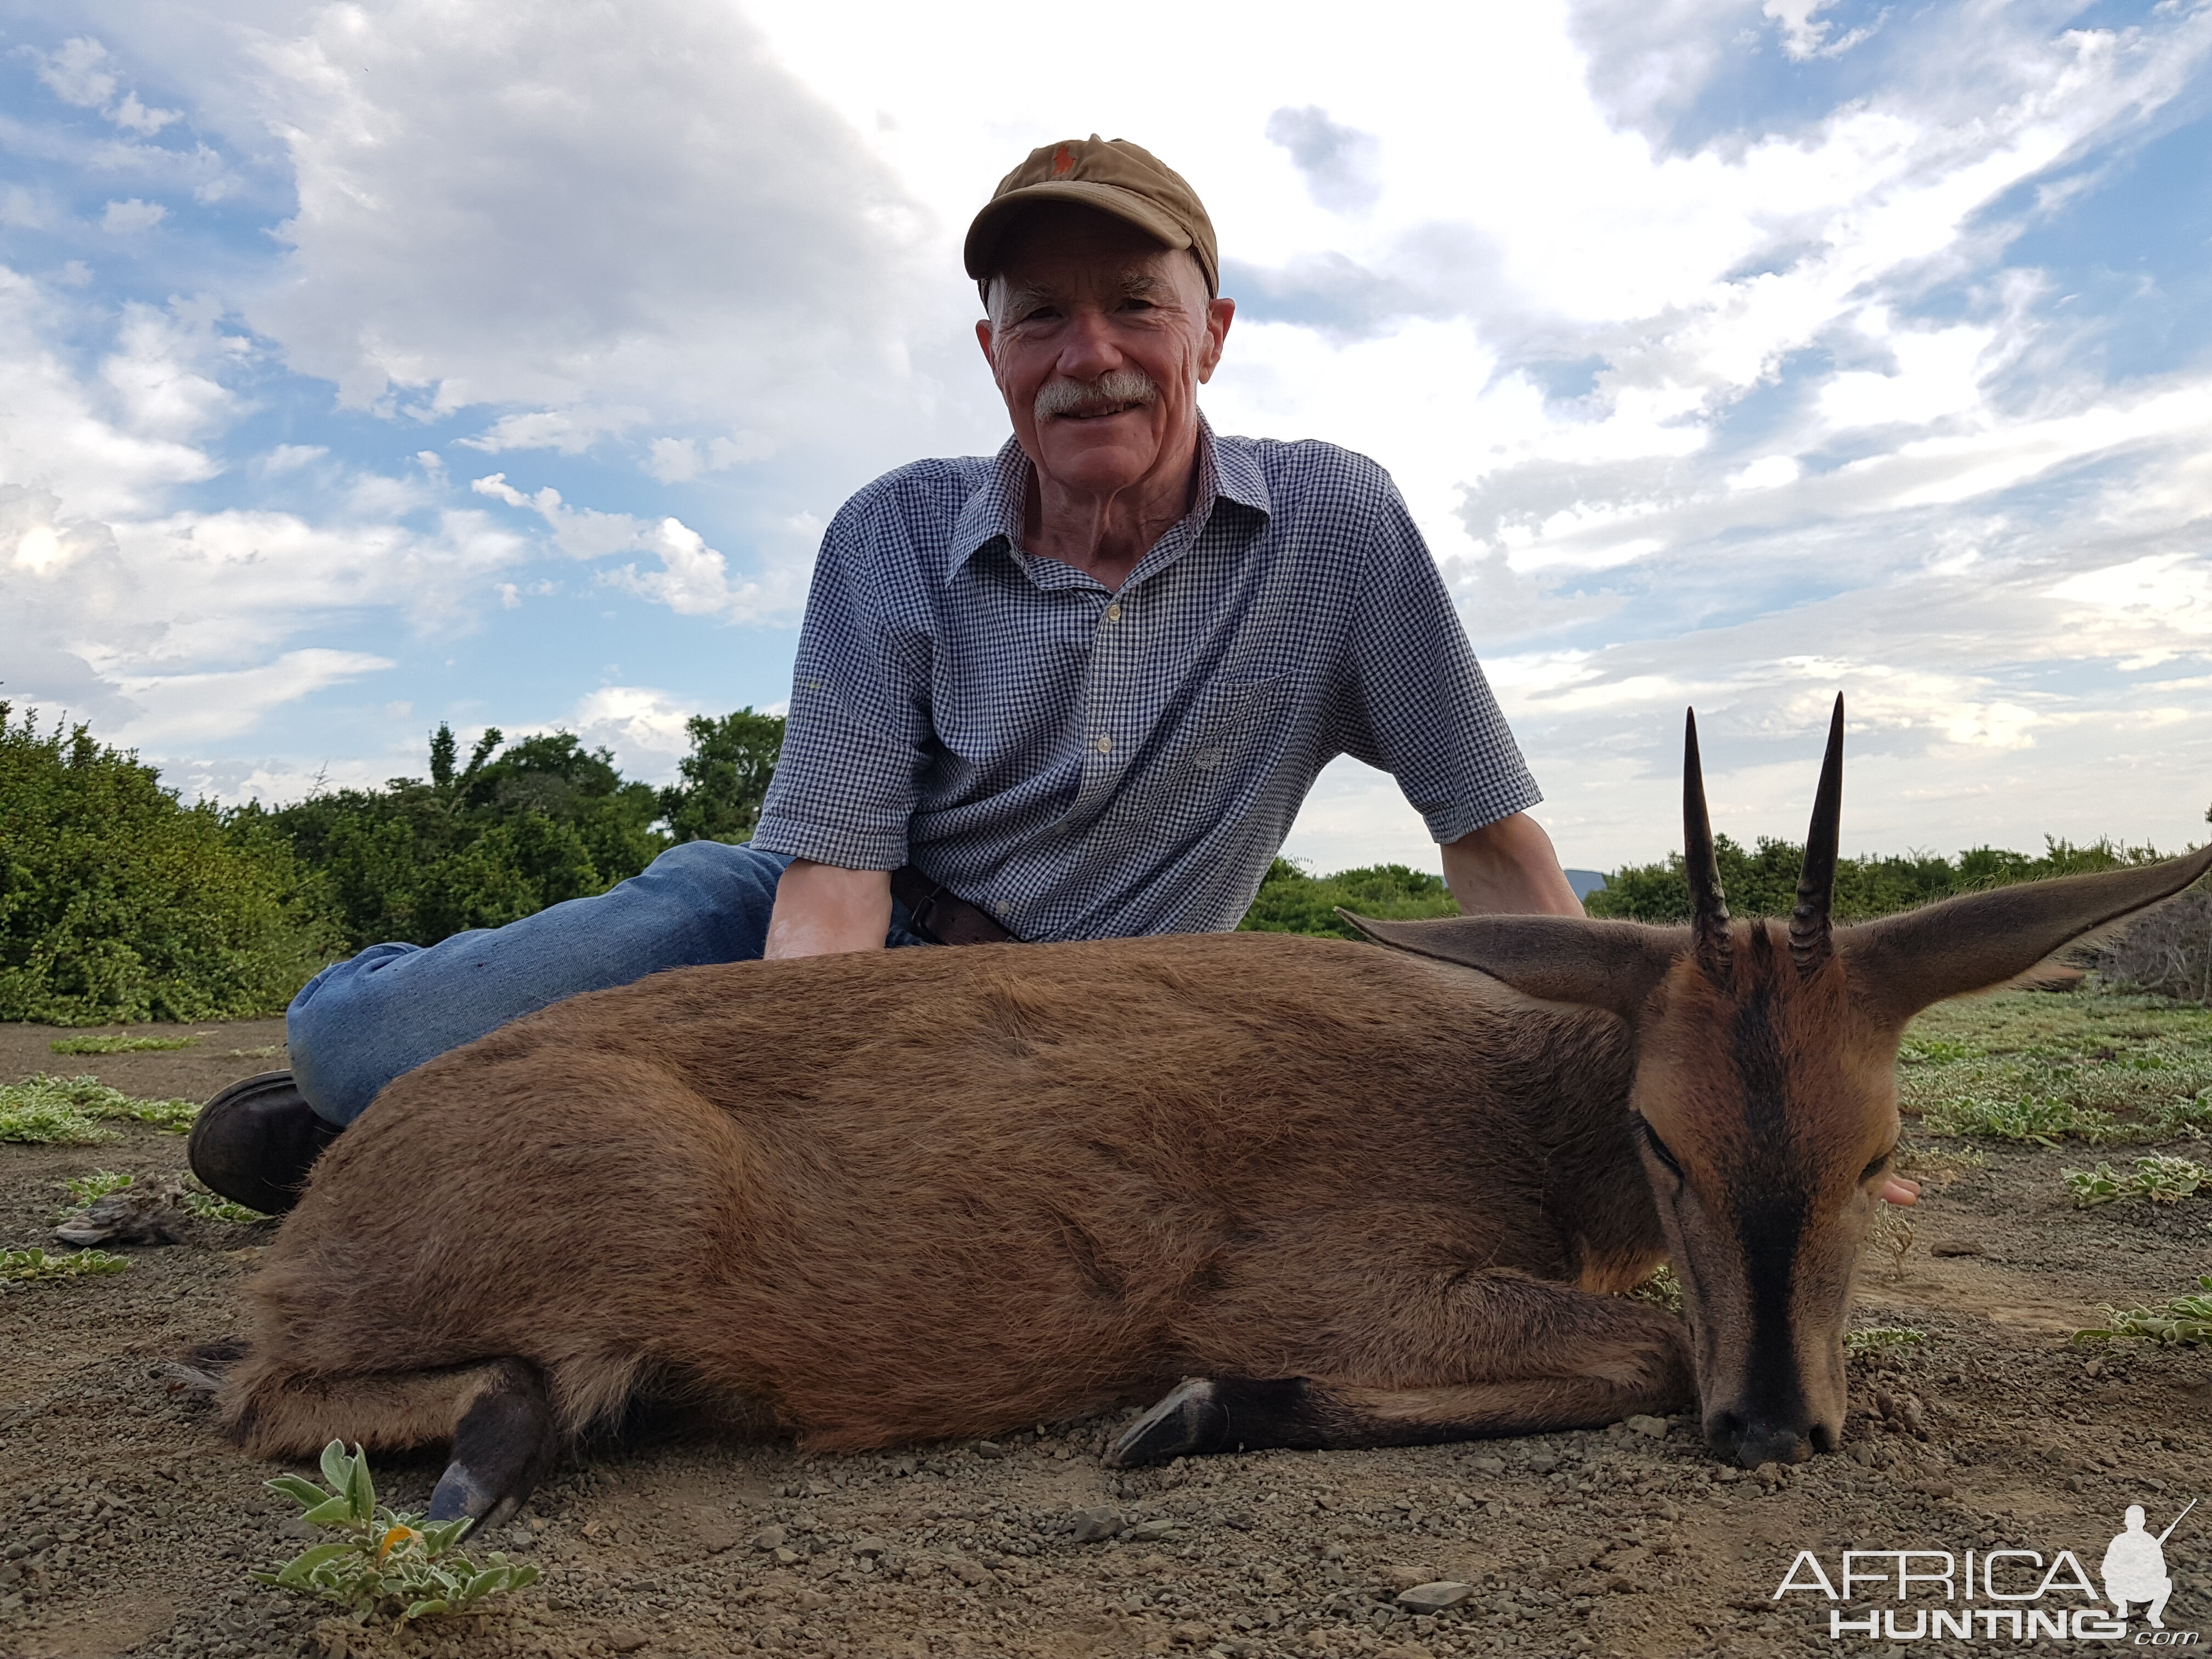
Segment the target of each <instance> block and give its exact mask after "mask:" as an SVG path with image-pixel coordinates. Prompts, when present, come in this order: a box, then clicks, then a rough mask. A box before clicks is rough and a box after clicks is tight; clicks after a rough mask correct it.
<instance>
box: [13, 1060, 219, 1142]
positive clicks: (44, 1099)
mask: <svg viewBox="0 0 2212 1659" xmlns="http://www.w3.org/2000/svg"><path fill="white" fill-rule="evenodd" d="M197 1115H199V1108H198V1106H197V1105H196V1104H194V1103H192V1102H191V1101H189V1100H140V1099H137V1098H136V1097H133V1096H131V1095H126V1094H125V1093H124V1092H123V1091H121V1090H120V1089H111V1088H109V1087H108V1086H107V1085H106V1084H104V1083H102V1082H101V1081H100V1079H98V1078H96V1077H50V1076H48V1075H47V1074H46V1073H44V1072H34V1073H32V1074H31V1075H30V1076H29V1077H27V1078H25V1079H23V1080H22V1081H21V1083H10V1084H8V1085H4V1086H0V1140H14V1141H23V1142H34V1143H39V1144H42V1145H48V1146H90V1145H92V1144H94V1142H97V1141H102V1140H112V1139H115V1132H114V1131H113V1130H112V1129H109V1128H106V1127H102V1126H103V1121H104V1120H112V1119H127V1120H130V1121H133V1122H137V1123H150V1124H152V1125H153V1126H154V1127H155V1128H157V1129H167V1130H169V1131H171V1132H172V1133H179V1134H181V1133H183V1132H184V1131H185V1130H186V1129H189V1128H191V1126H192V1120H193V1119H194V1118H195V1117H197Z"/></svg>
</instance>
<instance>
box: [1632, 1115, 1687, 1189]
mask: <svg viewBox="0 0 2212 1659" xmlns="http://www.w3.org/2000/svg"><path fill="white" fill-rule="evenodd" d="M1636 1127H1638V1129H1640V1130H1642V1131H1643V1133H1644V1145H1645V1146H1649V1147H1650V1149H1651V1156H1652V1157H1654V1158H1657V1159H1658V1160H1659V1161H1660V1163H1662V1164H1665V1165H1666V1166H1667V1171H1668V1174H1669V1175H1672V1176H1674V1179H1675V1180H1677V1181H1680V1180H1681V1179H1683V1176H1682V1166H1681V1165H1680V1164H1678V1163H1676V1162H1675V1161H1674V1153H1672V1152H1668V1150H1667V1143H1666V1142H1665V1141H1663V1140H1662V1139H1659V1132H1658V1131H1657V1130H1656V1129H1654V1128H1653V1127H1651V1121H1650V1119H1649V1118H1644V1117H1639V1118H1638V1119H1637V1120H1636Z"/></svg>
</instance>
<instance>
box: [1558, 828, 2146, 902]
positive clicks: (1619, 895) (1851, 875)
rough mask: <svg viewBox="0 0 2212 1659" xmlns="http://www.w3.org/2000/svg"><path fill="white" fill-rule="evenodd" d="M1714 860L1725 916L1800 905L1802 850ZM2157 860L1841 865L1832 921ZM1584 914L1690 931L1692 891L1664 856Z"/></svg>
mask: <svg viewBox="0 0 2212 1659" xmlns="http://www.w3.org/2000/svg"><path fill="white" fill-rule="evenodd" d="M1713 854H1714V862H1715V863H1717V865H1718V866H1720V873H1721V886H1722V887H1723V890H1726V892H1727V894H1728V904H1729V911H1730V913H1731V914H1733V915H1739V916H1786V915H1789V914H1790V908H1791V907H1792V906H1794V905H1795V904H1796V902H1797V872H1798V869H1799V866H1801V865H1802V863H1803V862H1804V858H1805V849H1804V847H1803V846H1802V844H1801V843H1799V842H1788V841H1778V840H1776V839H1775V838H1774V837H1772V836H1760V837H1759V843H1758V846H1757V847H1756V848H1754V849H1753V850H1751V851H1746V850H1745V849H1744V848H1742V847H1741V846H1739V845H1737V843H1736V842H1734V841H1731V840H1730V839H1729V837H1728V836H1714V837H1713ZM2162 856H2164V855H2163V854H2160V853H2159V852H2158V851H2157V850H2156V849H2155V848H2149V847H2130V846H2127V845H2125V844H2124V843H2121V842H2112V841H2110V840H2104V841H2098V842H2092V843H2091V844H2090V845H2088V846H2087V847H2076V846H2075V845H2074V844H2073V843H2072V842H2066V841H2059V840H2056V839H2054V838H2052V837H2050V836H2045V838H2044V851H2043V856H2042V857H2041V858H2030V857H2029V856H2028V855H2027V854H2025V853H2013V852H2008V851H2006V850H2005V849H2003V848H1996V847H1973V848H1968V849H1967V850H1966V851H1965V852H1963V853H1961V854H1959V856H1958V857H1957V858H1956V859H1955V860H1953V859H1946V858H1939V857H1937V856H1936V855H1935V854H1909V855H1892V856H1890V857H1887V858H1857V859H1852V858H1846V859H1839V860H1837V863H1836V896H1835V915H1836V918H1837V920H1838V921H1865V920H1867V919H1868V918H1869V917H1873V916H1886V915H1891V914H1892V913H1893V912H1895V911H1899V910H1909V909H1911V908H1912V907H1913V906H1915V905H1918V904H1925V903H1928V902H1929V901H1931V900H1934V899H1940V898H1949V897H1950V896H1953V895H1954V894H1956V893H1970V892H1974V891H1977V890H1980V889H1982V888H1984V887H2001V886H2004V885H2006V884H2009V883H2012V882H2016V881H2041V880H2044V879H2045V878H2048V877H2051V876H2074V875H2081V874H2084V873H2087V872H2091V871H2095V870H2114V869H2118V868H2120V867H2121V866H2125V865H2136V864H2153V863H2155V862H2157V860H2159V859H2160V857H2162ZM1583 908H1584V909H1586V910H1587V911H1589V914H1590V915H1594V916H1612V917H1617V918H1620V919H1621V920H1624V921H1657V922H1668V921H1688V920H1689V919H1690V889H1689V883H1688V879H1687V878H1686V877H1685V876H1684V875H1683V873H1682V855H1681V854H1680V853H1670V854H1668V855H1667V857H1666V858H1665V859H1664V860H1661V861H1660V862H1658V863H1656V864H1632V865H1627V866H1624V867H1622V868H1621V869H1619V870H1615V871H1613V872H1612V873H1611V874H1610V875H1608V876H1607V877H1606V878H1605V885H1604V886H1603V887H1601V888H1600V889H1598V890H1597V891H1595V892H1594V893H1592V894H1591V895H1590V896H1589V898H1587V899H1585V900H1584V901H1583Z"/></svg>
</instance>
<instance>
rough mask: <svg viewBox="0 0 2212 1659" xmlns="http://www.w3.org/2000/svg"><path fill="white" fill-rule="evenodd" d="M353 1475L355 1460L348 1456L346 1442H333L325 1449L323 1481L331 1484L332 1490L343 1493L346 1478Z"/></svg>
mask: <svg viewBox="0 0 2212 1659" xmlns="http://www.w3.org/2000/svg"><path fill="white" fill-rule="evenodd" d="M352 1473H353V1459H351V1458H350V1457H348V1456H347V1455H346V1449H345V1442H344V1441H343V1440H333V1441H331V1443H330V1444H329V1445H327V1446H325V1447H324V1448H323V1479H324V1480H327V1481H329V1482H330V1483H331V1491H332V1492H344V1491H345V1489H346V1477H347V1476H348V1475H349V1474H352Z"/></svg>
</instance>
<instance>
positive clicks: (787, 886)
mask: <svg viewBox="0 0 2212 1659" xmlns="http://www.w3.org/2000/svg"><path fill="white" fill-rule="evenodd" d="M890 926H891V878H890V872H889V871H887V870H841V869H839V868H838V867H837V866H836V865H834V864H817V863H815V862H813V861H812V860H811V859H793V860H792V861H791V862H790V863H789V864H788V865H787V866H785V867H784V872H783V879H782V880H781V881H779V882H778V883H776V885H775V909H774V910H772V911H771V912H769V920H768V949H767V950H765V951H763V952H762V953H761V954H762V955H763V956H764V957H824V956H829V955H830V954H831V953H833V952H835V951H880V950H882V949H883V948H884V934H886V933H889V932H890Z"/></svg>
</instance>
